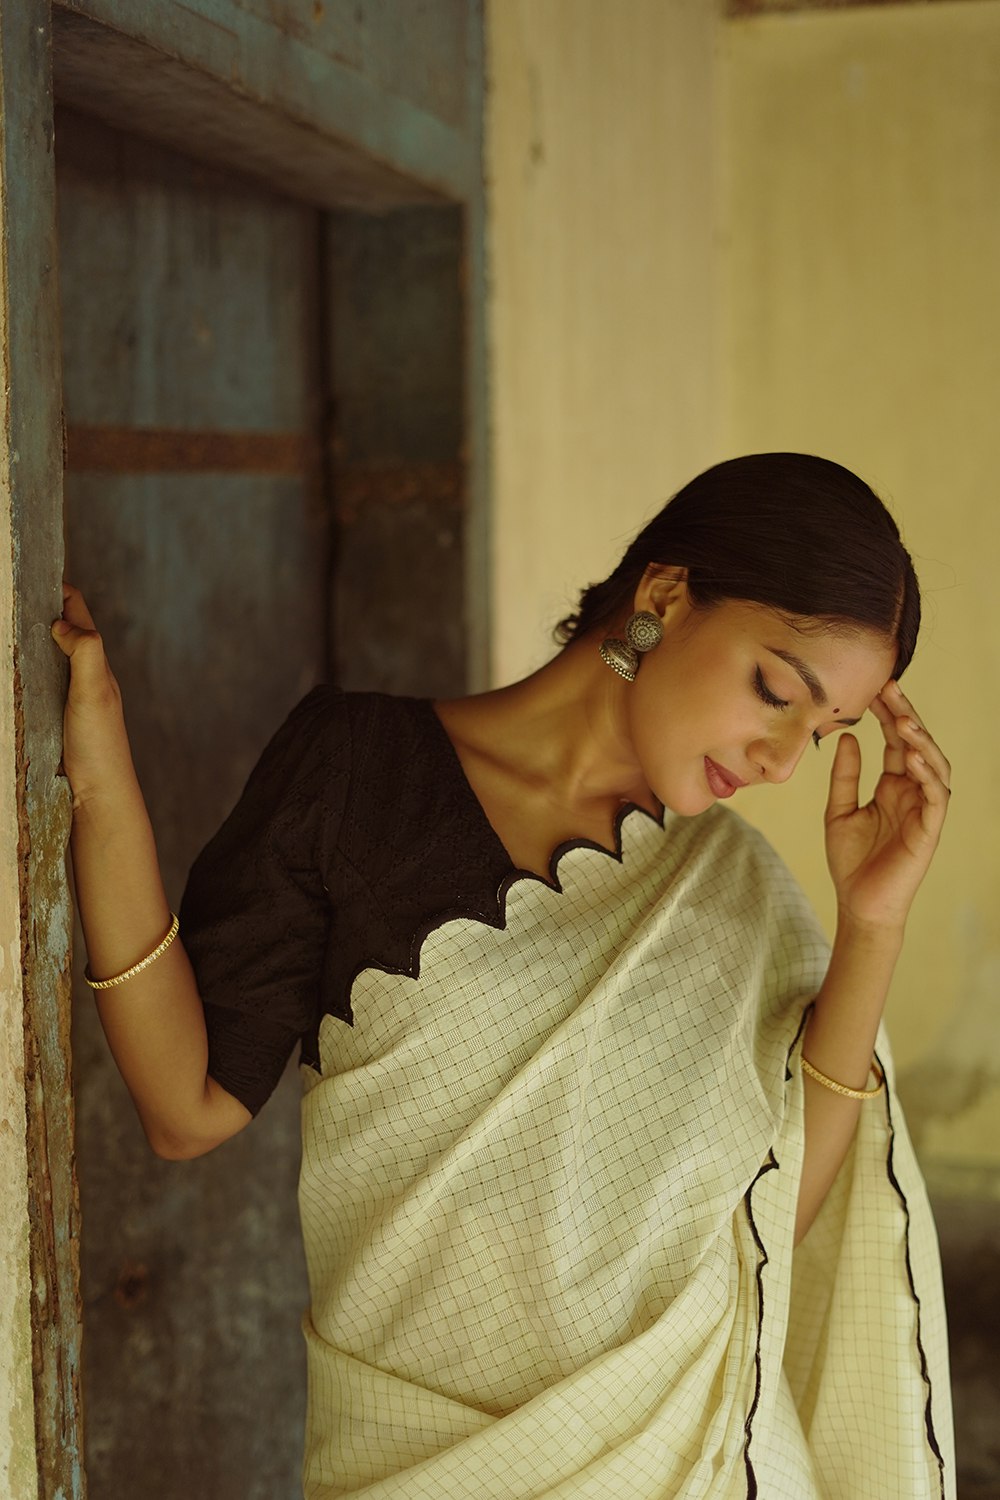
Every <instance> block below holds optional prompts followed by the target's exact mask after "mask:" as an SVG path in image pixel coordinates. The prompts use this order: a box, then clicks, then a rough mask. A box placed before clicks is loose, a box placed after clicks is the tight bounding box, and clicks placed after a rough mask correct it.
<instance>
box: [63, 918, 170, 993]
mask: <svg viewBox="0 0 1000 1500" xmlns="http://www.w3.org/2000/svg"><path fill="white" fill-rule="evenodd" d="M170 915H171V916H172V917H173V919H174V920H173V922H172V923H171V925H170V931H169V932H168V933H167V935H166V937H165V938H164V939H163V941H162V943H157V945H156V947H155V948H154V949H153V951H152V953H147V954H146V957H145V958H140V960H139V962H138V963H137V964H133V965H132V967H131V968H130V969H123V970H122V972H121V973H120V974H115V975H113V976H112V977H111V978H110V979H91V977H90V969H89V967H88V968H86V969H84V971H83V977H84V979H85V980H86V981H87V983H88V984H89V985H90V988H91V989H92V990H110V989H114V987H115V985H116V984H124V983H125V981H126V979H132V978H133V977H134V976H135V975H136V974H141V973H142V971H143V969H145V968H147V967H148V965H149V964H151V963H152V962H153V960H154V959H157V958H159V956H160V954H161V953H166V951H167V949H168V948H169V947H170V944H171V943H172V942H173V940H174V938H175V937H176V936H177V932H178V929H179V928H180V925H181V924H180V918H179V917H177V916H175V915H174V913H173V912H171V913H170Z"/></svg>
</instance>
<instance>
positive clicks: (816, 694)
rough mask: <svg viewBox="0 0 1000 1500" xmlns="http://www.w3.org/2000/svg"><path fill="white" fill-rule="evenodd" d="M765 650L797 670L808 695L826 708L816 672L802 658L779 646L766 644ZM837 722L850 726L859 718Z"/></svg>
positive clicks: (819, 706) (824, 695) (817, 705)
mask: <svg viewBox="0 0 1000 1500" xmlns="http://www.w3.org/2000/svg"><path fill="white" fill-rule="evenodd" d="M767 650H768V651H770V653H771V655H772V656H777V657H780V659H781V660H782V661H785V662H787V663H788V665H789V666H790V667H792V668H794V670H795V671H796V672H798V674H799V676H800V677H801V678H802V681H803V682H804V683H805V685H806V687H807V688H808V689H809V696H810V697H811V698H812V701H813V702H814V703H815V705H816V707H817V708H826V706H827V704H828V703H829V701H830V700H829V698H828V697H827V696H826V693H825V691H824V689H823V684H822V683H821V682H820V680H819V678H818V677H817V676H816V673H815V672H814V671H813V669H812V667H810V666H807V664H806V663H805V662H804V661H803V660H802V658H801V657H800V656H796V655H795V654H794V652H792V651H782V649H781V647H780V646H768V647H767ZM837 723H838V724H844V725H847V726H850V725H851V724H860V723H861V720H860V719H838V720H837Z"/></svg>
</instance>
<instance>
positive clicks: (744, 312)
mask: <svg viewBox="0 0 1000 1500" xmlns="http://www.w3.org/2000/svg"><path fill="white" fill-rule="evenodd" d="M488 20H489V72H490V83H491V92H490V96H489V111H488V147H487V163H488V179H489V191H490V213H491V266H490V284H491V306H490V330H491V342H492V351H491V375H492V381H493V390H492V403H491V407H492V423H493V435H492V441H493V463H494V486H495V489H494V493H495V515H494V523H493V524H494V532H493V548H494V563H493V578H494V589H495V607H494V631H493V640H494V647H493V673H494V680H495V681H497V682H500V681H506V680H510V679H511V678H513V677H515V676H517V675H519V674H520V673H522V672H523V671H525V670H527V669H528V668H529V667H531V666H533V665H536V664H537V663H538V662H539V661H541V660H543V659H544V657H545V656H546V654H547V653H548V651H549V649H550V648H549V646H548V643H547V636H546V631H547V629H548V628H549V627H550V626H551V624H552V623H553V621H554V620H555V619H556V618H558V616H559V614H560V613H561V612H564V611H565V606H566V605H567V603H568V602H569V601H570V599H571V597H572V592H573V590H574V588H575V587H576V586H577V585H578V584H580V583H582V582H587V581H590V580H591V579H592V578H595V577H598V576H603V575H604V573H606V572H607V571H608V569H609V568H610V567H611V566H612V565H613V563H614V562H615V561H616V560H617V556H618V554H619V552H620V550H621V546H622V544H623V542H624V541H625V539H626V538H627V537H628V536H629V534H630V533H631V532H632V531H634V530H635V529H636V527H637V526H638V525H639V523H640V522H641V521H642V520H643V519H644V518H645V516H646V515H648V514H649V513H650V512H652V511H653V510H654V509H656V508H657V507H658V505H659V504H660V503H661V502H662V500H664V499H665V498H667V496H668V495H669V494H670V493H671V492H672V491H673V490H674V489H675V488H676V487H677V486H678V485H679V484H680V483H682V482H684V480H686V479H688V478H690V477H691V476H692V475H693V474H694V473H696V472H697V471H698V470H700V469H701V468H703V467H705V466H706V465H707V464H708V463H710V462H713V461H715V460H716V459H719V458H722V457H726V456H729V455H730V454H733V453H739V452H745V451H753V450H762V449H767V448H797V449H803V450H806V451H814V452H818V453H824V454H828V455H829V456H831V457H836V458H838V459H840V460H841V461H842V462H845V463H847V464H849V465H851V466H852V467H855V468H856V469H858V471H859V472H861V473H862V474H863V475H865V477H867V478H868V479H869V480H870V481H871V482H872V483H873V484H874V485H875V486H876V488H877V489H878V490H879V491H880V493H881V494H882V495H883V496H884V497H885V498H886V499H887V500H888V501H889V503H890V504H891V505H892V506H893V509H894V511H895V513H896V515H897V517H898V519H899V521H900V523H901V526H902V529H903V532H904V535H905V537H906V539H907V541H908V543H909V545H910V547H911V549H912V551H913V552H914V555H915V559H916V562H917V565H918V569H919V572H920V574H921V577H922V581H923V584H924V588H925V595H926V616H925V618H926V624H925V631H924V639H923V644H922V648H921V651H920V653H919V656H918V660H917V662H916V663H915V665H914V666H913V668H912V669H911V672H910V674H909V676H908V679H907V681H908V686H909V689H910V691H911V693H912V696H913V698H914V701H915V703H917V704H918V706H919V708H920V710H921V712H922V713H923V714H924V715H925V717H926V719H927V721H928V723H929V724H930V725H932V726H933V728H934V730H935V732H936V733H937V734H938V736H939V738H940V740H941V741H942V743H943V744H944V745H945V746H946V749H947V751H948V753H949V754H950V755H951V758H952V759H953V761H954V763H955V768H956V769H955V785H956V794H955V799H954V806H953V809H952V816H951V818H950V820H949V826H948V829H947V832H946V837H945V841H944V845H943V848H942V850H941V852H940V855H939V857H938V860H937V862H936V865H935V868H934V870H933V872H932V874H931V876H930V877H929V879H928V881H927V883H926V885H925V888H924V890H923V891H922V893H921V895H920V897H919V900H918V905H917V908H916V910H915V913H914V916H913V919H912V921H911V931H910V934H909V941H908V945H907V949H906V953H905V956H904V959H903V962H902V964H901V967H900V970H899V973H898V976H897V981H896V984H895V987H894V991H893V994H892V997H891V1000H890V1006H889V1023H890V1030H891V1034H892V1037H893V1041H894V1046H895V1050H896V1055H897V1061H898V1063H899V1064H900V1067H901V1074H902V1078H901V1081H902V1085H903V1088H904V1092H905V1094H906V1097H907V1103H908V1113H909V1118H910V1122H911V1127H912V1128H913V1131H914V1134H915V1136H916V1138H917V1142H918V1147H919V1149H920V1151H921V1154H922V1157H923V1160H924V1163H925V1166H926V1167H927V1168H928V1171H929V1174H930V1175H932V1176H934V1175H935V1174H936V1175H938V1176H939V1178H940V1179H941V1180H942V1181H946V1182H947V1185H948V1186H949V1187H955V1186H960V1185H961V1184H962V1183H965V1185H966V1186H967V1188H968V1190H969V1191H970V1192H976V1193H982V1192H998V1191H1000V1187H998V1183H1000V1175H998V1174H997V1170H996V1169H997V1168H1000V1086H998V1085H1000V1074H998V1068H1000V1063H998V1053H1000V1049H998V1048H997V1047H996V1040H995V1039H996V1031H997V1019H996V1018H997V1000H998V991H1000V900H998V897H1000V840H998V839H997V837H996V829H997V826H998V811H1000V807H998V802H1000V781H998V778H997V776H996V773H995V769H994V762H995V759H996V751H995V748H994V741H995V734H996V728H997V725H998V723H1000V712H998V710H1000V629H998V627H997V623H996V619H995V617H994V615H993V613H992V609H991V603H990V601H991V599H992V597H993V592H994V590H993V587H992V576H991V575H992V574H993V573H994V572H995V571H996V568H997V566H998V562H997V554H998V551H1000V521H998V507H997V505H996V501H995V498H994V484H995V480H994V469H995V466H994V465H993V464H992V463H991V459H992V449H993V447H994V438H993V433H994V431H995V428H996V422H997V418H996V409H997V406H998V396H1000V379H998V376H1000V299H998V298H997V296H996V293H995V277H996V271H995V268H996V266H997V265H998V264H1000V196H998V194H997V192H996V179H997V169H998V166H1000V89H998V88H997V79H998V78H1000V3H998V0H967V3H966V0H950V3H947V4H938V5H933V6H926V5H912V6H911V5H905V4H900V5H892V6H887V7H879V8H868V7H861V8H857V9H853V8H852V9H848V10H844V9H836V10H833V11H829V12H821V11H820V12H817V11H812V12H800V13H798V14H793V15H774V16H770V17H762V18H758V19H754V20H739V21H737V20H723V19H722V18H721V15H720V13H719V9H718V8H717V7H716V6H715V4H714V3H713V0H701V3H683V0H670V3H664V0H620V3H617V4H615V5H614V6H609V5H607V4H605V3H601V0H492V3H491V4H490V6H489V12H488ZM873 728H874V726H873ZM862 743H863V747H864V748H865V749H866V750H867V757H868V758H867V764H868V767H869V768H871V766H872V765H873V763H874V760H875V759H877V755H878V741H877V735H875V734H874V733H871V732H867V733H865V734H864V735H863V737H862ZM829 757H830V751H829V749H828V748H826V749H824V750H823V751H821V752H820V754H818V755H815V756H813V754H812V752H810V753H809V756H808V757H807V760H806V763H805V764H804V765H803V766H802V767H801V768H800V770H799V772H798V773H797V775H796V778H795V781H793V783H792V784H791V785H790V786H788V787H784V788H781V789H780V790H777V789H771V790H770V793H769V794H768V793H762V794H760V795H758V796H756V797H749V796H747V795H742V796H741V799H740V800H741V810H742V811H744V812H745V813H746V814H747V815H748V816H751V817H752V818H753V820H754V821H757V822H759V823H760V824H762V825H763V826H764V827H765V828H766V830H767V831H768V833H769V834H770V836H771V837H772V839H773V841H774V842H775V843H776V844H777V846H778V847H779V849H780V850H781V851H782V853H783V854H784V855H785V857H786V858H787V859H788V860H789V862H790V863H791V865H792V866H793V868H794V869H795V870H796V872H797V873H798V875H799V876H800V878H801V879H802V880H803V882H804V884H805V885H806V887H807V889H808V890H809V892H810V895H811V896H812V898H813V900H814V901H815V903H816V905H817V907H818V908H819V910H820V912H821V915H822V916H823V917H824V919H825V920H826V921H827V922H828V923H829V921H830V919H831V917H832V909H831V902H830V897H829V882H828V878H827V875H826V870H825V863H824V857H823V849H822V836H821V826H822V823H821V820H822V809H823V803H824V800H825V794H826V782H827V775H828V770H829Z"/></svg>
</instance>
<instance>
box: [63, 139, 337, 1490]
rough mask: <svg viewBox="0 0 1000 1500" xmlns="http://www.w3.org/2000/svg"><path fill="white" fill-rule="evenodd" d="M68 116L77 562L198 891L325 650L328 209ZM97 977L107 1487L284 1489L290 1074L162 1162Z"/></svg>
mask: <svg viewBox="0 0 1000 1500" xmlns="http://www.w3.org/2000/svg"><path fill="white" fill-rule="evenodd" d="M56 140H57V186H58V203H59V221H60V274H61V291H62V310H63V357H64V389H65V411H66V425H67V456H68V473H67V482H66V517H67V541H68V561H67V572H68V576H69V577H70V578H71V579H72V580H73V581H75V582H76V583H77V584H78V585H79V586H80V587H81V588H82V589H83V590H84V592H85V594H86V596H87V598H88V601H89V602H90V603H91V606H92V608H93V611H94V614H95V617H96V619H97V621H98V624H99V626H100V628H101V630H102V632H103V634H104V636H105V639H106V643H107V649H108V652H109V655H110V657H111V660H112V663H113V666H114V668H115V671H116V673H117V675H118V677H119V680H120V682H121V685H122V691H123V694H124V700H125V706H126V713H127V718H128V724H129V729H130V734H131V739H132V744H133V746H134V751H135V758H136V762H137V767H138V772H139V776H140V779H141V782H142V785H143V788H144V791H145V793H146V797H147V801H148V804H149V807H150V811H151V815H152V819H153V825H154V828H155V830H156V833H157V838H158V844H159V851H160V857H161V863H162V866H163V870H164V876H165V880H166V885H167V890H168V894H169V896H170V898H171V901H172V903H173V905H174V907H175V909H176V906H177V903H178V901H179V899H180V894H181V890H182V887H183V882H184V877H185V873H186V870H187V868H188V866H189V865H190V862H191V859H192V858H193V856H194V854H195V853H196V851H197V849H198V848H199V847H200V845H201V843H203V842H204V840H205V839H206V837H207V836H208V835H209V834H210V833H211V832H212V831H213V829H214V828H215V827H216V826H217V825H218V823H219V822H220V821H221V820H222V818H223V816H224V814H225V813H226V812H227V811H228V808H229V807H230V806H231V804H232V802H233V801H234V800H235V798H236V796H237V795H238V793H239V791H240V789H241V787H242V785H243V782H244V781H245V779H246V775H247V773H248V771H249V769H250V767H251V765H252V763H253V760H254V759H255V757H256V755H257V754H258V753H259V751H260V749H261V748H262V745H263V743H264V741H265V740H266V738H267V737H268V736H269V734H270V733H271V731H272V729H273V728H274V727H275V726H276V725H277V724H278V723H279V722H280V720H281V719H282V717H283V716H284V714H285V713H286V712H287V710H288V709H289V708H290V707H291V706H292V704H293V703H294V702H295V701H296V700H297V699H298V698H299V697H300V696H301V695H302V694H303V693H304V692H305V691H306V690H307V689H308V688H309V687H310V686H311V685H312V684H313V683H314V682H315V681H317V680H320V679H321V678H322V677H323V676H324V668H325V657H326V623H325V622H326V619H327V617H328V609H327V572H328V513H327V508H326V505H325V501H324V496H323V494H322V492H321V486H320V483H319V475H320V464H319V454H320V448H321V445H320V423H321V420H322V418H323V413H324V406H325V397H324V391H323V382H322V378H321V367H322V360H321V358H320V324H319V317H318V312H317V278H318V272H319V215H318V214H317V213H316V212H315V211H314V210H312V209H310V208H308V207H306V206H303V205H301V204H297V203H293V202H292V201H291V200H284V199H281V198H279V197H277V196H276V195H274V194H271V193H268V192H266V191H264V190H262V189H261V188H259V187H257V186H248V185H247V184H245V183H243V182H241V181H240V180H238V179H237V178H235V177H232V176H225V175H223V174H222V173H221V172H219V171H217V170H214V169H208V168H205V167H202V166H200V165H198V164H197V163H196V162H194V161H192V160H189V159H186V158H183V157H179V156H175V155H173V154H171V153H169V152H167V151H165V150H163V149H162V148H159V147H155V146H152V145H150V144H147V143H143V142H141V141H139V140H137V139H135V138H130V137H128V136H126V135H123V134H121V133H117V132H114V131H112V130H110V129H108V128H107V127H105V126H102V125H99V124H97V123H96V122H95V121H93V120H90V119H88V118H87V117H86V116H82V115H78V114H72V113H66V114H64V115H62V116H59V117H57V134H56ZM77 953H78V960H77V962H78V966H79V965H80V964H82V959H83V954H82V945H80V944H78V945H77ZM76 1003H77V1008H76V1024H75V1032H74V1061H75V1079H76V1103H77V1120H78V1155H79V1176H80V1191H81V1199H82V1210H83V1222H84V1232H83V1254H82V1286H83V1301H84V1390H85V1411H86V1429H87V1466H88V1476H89V1484H90V1492H91V1494H92V1495H93V1496H96V1497H98V1500H100V1497H108V1500H111V1497H118V1496H138V1495H143V1496H145V1497H148V1500H153V1497H161V1496H163V1497H165V1496H182V1495H184V1496H203V1495H204V1496H208V1495H212V1496H213V1497H216V1500H254V1497H260V1500H279V1497H285V1496H287V1497H289V1500H290V1497H292V1496H293V1495H295V1494H296V1493H298V1491H299V1486H298V1469H299V1462H300V1449H301V1428H302V1421H303V1403H304V1395H303V1359H302V1352H301V1349H300V1334H299V1318H300V1315H301V1312H302V1309H303V1306H304V1304H305V1300H306V1292H305V1281H304V1271H303V1265H302V1259H301V1251H300V1247H299V1240H298V1234H297V1227H296V1215H295V1203H294V1190H295V1177H296V1169H297V1153H298V1120H297V1092H298V1080H297V1078H296V1077H295V1076H287V1077H286V1079H285V1082H284V1085H283V1087H282V1089H281V1090H280V1091H279V1096H278V1097H277V1098H275V1099H273V1100H272V1101H271V1103H270V1104H269V1106H268V1108H267V1110H266V1111H265V1112H264V1115H263V1116H262V1117H261V1118H260V1120H258V1121H257V1122H255V1124H254V1126H253V1127H252V1128H251V1129H250V1130H248V1131H247V1132H245V1133H244V1134H243V1135H241V1136H239V1137H237V1138H236V1139H235V1140H234V1141H232V1142H230V1143H228V1144H227V1145H225V1146H224V1147H222V1148H220V1150H219V1151H217V1152H215V1153H213V1154H212V1155H211V1156H209V1157H206V1158H204V1159H202V1160H199V1161H195V1162H191V1163H177V1164H175V1163H166V1162H163V1161H160V1160H158V1159H156V1158H155V1157H153V1155H152V1154H151V1152H150V1151H149V1148H148V1147H147V1145H146V1143H145V1139H144V1137H143V1135H142V1132H141V1130H140V1128H139V1125H138V1123H137V1120H136V1117H135V1115H134V1112H133V1111H132V1108H131V1105H130V1102H129V1100H128V1098H127V1095H126V1092H125V1089H124V1086H123V1084H122V1083H121V1080H120V1079H119V1077H118V1075H117V1072H116V1071H115V1068H114V1065H113V1063H112V1061H111V1058H110V1056H109V1054H108V1050H107V1047H106V1044H105V1042H104V1039H103V1036H102V1035H101V1033H100V1028H99V1025H98V1023H97V1019H96V1014H95V1012H94V1010H93V1007H92V1004H91V1002H90V999H89V995H88V991H87V990H86V988H85V987H83V986H82V985H81V986H78V990H77V996H76ZM291 1072H292V1075H294V1069H292V1070H291Z"/></svg>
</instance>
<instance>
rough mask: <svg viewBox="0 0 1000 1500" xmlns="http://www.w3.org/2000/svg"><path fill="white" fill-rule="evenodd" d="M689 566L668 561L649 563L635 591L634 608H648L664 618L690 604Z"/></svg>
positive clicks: (684, 608)
mask: <svg viewBox="0 0 1000 1500" xmlns="http://www.w3.org/2000/svg"><path fill="white" fill-rule="evenodd" d="M687 579H688V570H687V568H674V567H670V566H668V565H667V564H666V563H648V564H647V565H646V571H645V572H644V573H643V575H642V578H641V579H640V580H639V587H638V588H637V589H636V591H635V599H634V602H633V606H632V607H633V609H636V610H642V609H648V610H649V611H650V612H651V613H652V614H655V615H658V616H659V618H660V619H661V620H663V619H664V618H665V617H666V615H667V614H668V613H669V612H671V611H674V610H676V609H677V607H678V606H680V607H681V609H682V610H686V608H687V606H688V588H687Z"/></svg>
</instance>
